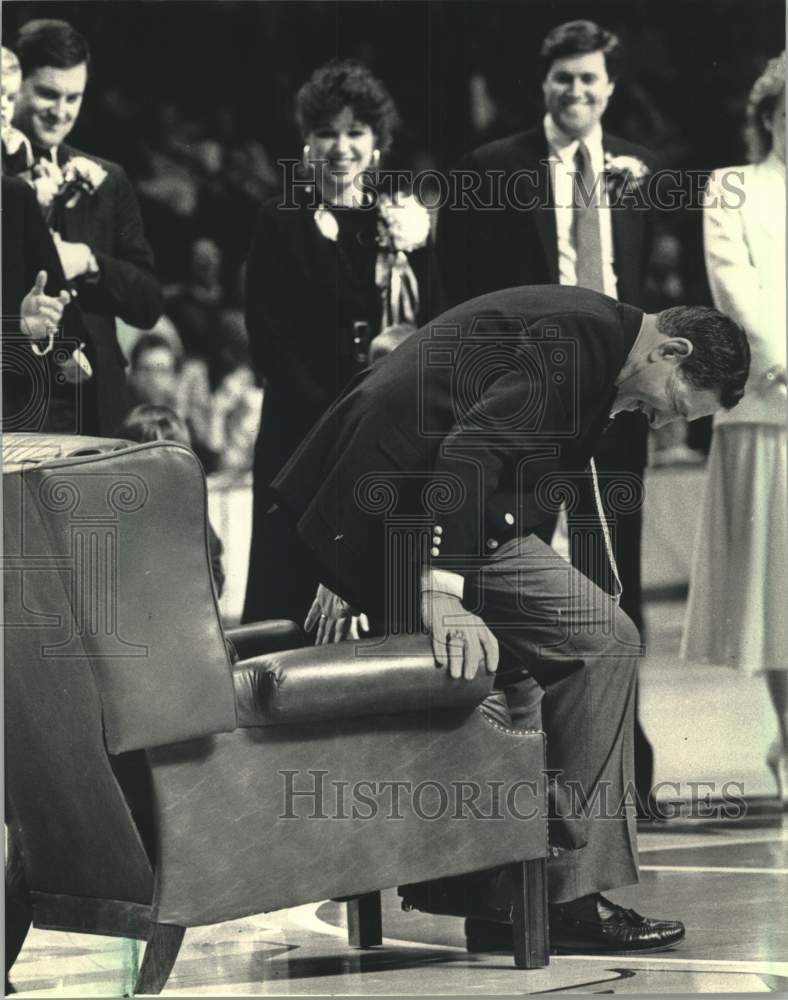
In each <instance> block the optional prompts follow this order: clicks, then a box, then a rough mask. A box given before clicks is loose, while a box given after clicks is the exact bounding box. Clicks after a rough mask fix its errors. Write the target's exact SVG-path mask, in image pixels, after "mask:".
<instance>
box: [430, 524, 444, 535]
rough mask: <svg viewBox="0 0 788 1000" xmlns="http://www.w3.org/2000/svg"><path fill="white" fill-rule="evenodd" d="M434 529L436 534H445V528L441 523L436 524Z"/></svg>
mask: <svg viewBox="0 0 788 1000" xmlns="http://www.w3.org/2000/svg"><path fill="white" fill-rule="evenodd" d="M432 530H433V533H434V534H436V535H442V534H443V528H442V527H441V526H440V525H439V524H436V525H435V527H434V528H433V529H432Z"/></svg>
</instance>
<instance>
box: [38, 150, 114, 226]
mask: <svg viewBox="0 0 788 1000" xmlns="http://www.w3.org/2000/svg"><path fill="white" fill-rule="evenodd" d="M33 176H34V180H33V183H34V184H35V186H36V190H37V192H38V200H39V203H40V204H41V205H43V206H44V207H45V208H47V209H48V212H47V219H48V221H49V220H51V218H52V216H53V215H54V212H55V209H56V208H57V207H60V206H62V207H64V208H73V207H74V206H75V205H76V204H77V203H78V202H79V200H80V198H82V196H83V195H85V196H87V197H90V196H91V195H93V194H95V193H96V191H97V190H98V189H99V188H100V187H101V185H102V184H103V183H104V181H105V180H106V177H107V171H106V170H105V169H104V168H103V167H102V166H101V164H100V163H96V161H95V160H91V159H89V158H88V157H87V156H75V157H73V159H71V160H69V161H68V163H66V164H65V166H64V167H63V168H62V170H61V169H60V168H59V167H58V165H57V164H56V163H55V162H54V161H53V162H50V161H48V160H40V161H39V162H38V163H37V164H36V166H35V168H34V170H33ZM55 185H56V189H55V191H54V193H52V192H51V188H52V187H53V186H55Z"/></svg>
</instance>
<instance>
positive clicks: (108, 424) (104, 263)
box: [53, 145, 164, 435]
mask: <svg viewBox="0 0 788 1000" xmlns="http://www.w3.org/2000/svg"><path fill="white" fill-rule="evenodd" d="M75 156H87V157H88V159H91V160H95V161H96V163H99V164H100V165H101V166H102V167H103V168H104V169H105V170H106V171H107V177H106V178H105V179H104V182H103V183H102V184H101V186H100V187H99V188H98V190H96V191H95V192H94V193H93V194H92V195H83V196H82V197H81V198H80V200H79V201H78V203H77V204H76V205H75V206H74V207H73V208H66V209H64V210H63V212H62V214H61V216H60V217H59V218H57V219H55V220H53V228H56V229H57V230H58V231H59V232H60V235H61V236H62V237H63V239H64V240H70V241H72V242H75V243H87V245H88V246H89V247H90V248H91V250H92V251H93V253H94V255H95V257H96V260H97V262H98V265H99V275H98V278H97V279H95V278H91V277H89V276H85V275H83V276H82V277H79V278H77V279H76V280H75V281H74V282H72V284H73V286H74V287H75V288H76V290H77V292H78V295H79V302H80V304H81V308H82V311H83V315H84V317H85V324H86V326H87V328H88V331H89V334H90V338H89V341H88V351H87V353H88V357H89V359H90V362H91V364H92V365H93V373H94V374H93V383H92V385H93V388H94V391H95V406H94V408H93V414H92V415H90V414H88V424H87V426H85V427H83V428H82V430H83V433H99V434H103V435H107V434H113V433H116V432H117V428H118V426H119V425H120V424H121V423H122V421H123V419H124V417H125V416H126V413H127V412H128V408H129V400H128V394H127V391H126V373H125V366H126V358H125V357H124V356H123V352H122V351H121V349H120V345H119V344H118V339H117V336H116V333H115V317H116V316H118V317H120V318H121V319H122V320H125V322H126V323H129V324H130V325H131V326H136V327H140V328H141V329H148V328H150V327H152V326H153V325H154V323H155V322H156V321H157V320H158V318H159V316H160V315H161V313H162V311H163V309H164V300H163V298H162V294H161V290H160V288H159V285H158V282H157V280H156V275H155V272H154V262H153V253H152V252H151V249H150V247H149V246H148V243H147V241H146V239H145V233H144V231H143V227H142V219H141V217H140V211H139V206H138V205H137V199H136V196H135V194H134V190H133V188H132V186H131V183H130V181H129V179H128V177H127V176H126V173H125V171H124V170H123V168H122V167H120V166H118V165H117V164H116V163H111V162H110V161H109V160H102V159H100V158H99V157H98V156H92V155H90V154H87V153H81V152H80V151H79V150H77V149H74V148H73V147H71V146H66V145H62V146H60V147H59V148H58V163H59V164H60V166H61V167H62V166H64V165H65V164H66V163H67V162H68V160H70V159H72V158H73V157H75Z"/></svg>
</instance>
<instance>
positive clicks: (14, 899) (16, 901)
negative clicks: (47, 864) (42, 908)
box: [5, 829, 33, 982]
mask: <svg viewBox="0 0 788 1000" xmlns="http://www.w3.org/2000/svg"><path fill="white" fill-rule="evenodd" d="M32 921H33V906H32V903H31V902H30V893H29V891H28V888H27V881H26V880H25V872H24V868H23V867H22V856H21V854H20V852H19V845H18V844H17V841H16V837H15V835H14V833H13V832H12V830H11V829H9V830H8V856H7V859H6V864H5V974H6V982H7V980H8V974H9V973H10V971H11V969H12V967H13V965H14V962H15V961H16V959H17V956H18V955H19V952H20V951H21V950H22V945H23V944H24V943H25V938H26V937H27V932H28V931H29V930H30V924H31V923H32Z"/></svg>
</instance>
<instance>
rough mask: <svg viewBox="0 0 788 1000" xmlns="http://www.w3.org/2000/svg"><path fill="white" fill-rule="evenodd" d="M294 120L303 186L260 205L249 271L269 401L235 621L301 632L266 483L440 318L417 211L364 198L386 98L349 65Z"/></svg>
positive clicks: (297, 595) (290, 549) (315, 85)
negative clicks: (277, 622)
mask: <svg viewBox="0 0 788 1000" xmlns="http://www.w3.org/2000/svg"><path fill="white" fill-rule="evenodd" d="M296 114H297V117H298V122H299V125H300V127H301V131H302V134H303V137H304V143H305V145H304V155H303V174H304V177H302V178H301V180H300V181H299V183H298V184H296V185H292V186H291V188H290V189H289V190H286V191H285V192H283V194H280V195H278V196H277V197H276V198H274V199H272V200H270V201H268V202H266V203H265V204H264V205H263V207H262V210H261V212H260V216H259V220H258V223H257V230H256V232H255V236H254V239H253V243H252V248H251V251H250V254H249V258H248V261H247V272H246V324H247V330H248V332H249V341H250V346H251V350H252V356H253V359H254V363H255V366H256V369H257V372H258V374H259V375H260V376H262V377H263V378H264V379H265V394H264V400H263V413H262V420H261V427H260V435H259V437H258V440H257V446H256V450H255V462H254V514H253V529H252V546H251V553H250V563H249V577H248V582H247V591H246V604H245V607H244V621H255V620H260V619H265V618H290V619H294V620H296V621H299V622H302V621H303V620H304V617H305V615H306V612H307V610H308V608H309V605H310V603H311V600H312V597H313V596H314V593H315V588H316V585H317V582H318V579H317V575H316V573H315V571H314V569H313V568H312V565H311V560H310V558H309V556H308V555H307V553H306V551H305V550H304V549H303V548H302V547H301V546H300V545H299V542H298V539H297V537H295V536H294V534H293V532H292V531H291V530H290V529H289V526H287V525H286V524H285V522H284V519H283V516H282V515H281V514H280V513H279V512H278V511H277V510H276V509H274V510H273V511H270V510H269V509H270V508H271V506H272V503H273V500H272V498H271V497H270V495H269V490H268V487H269V485H270V483H271V481H272V479H273V478H274V477H275V476H276V474H277V473H278V472H279V470H280V469H281V468H282V466H283V465H284V464H285V462H286V461H287V460H288V459H289V458H290V456H291V455H292V454H293V452H294V451H295V449H296V447H297V446H298V444H299V443H300V441H301V440H302V438H303V437H304V436H305V434H306V433H307V431H308V430H309V429H310V428H311V426H312V425H313V424H314V423H315V421H316V420H317V419H318V417H319V416H320V415H321V414H322V413H323V411H324V410H325V409H326V408H327V407H328V406H329V404H330V403H331V402H333V400H334V399H335V398H336V397H337V396H338V395H339V393H340V392H341V391H342V389H343V388H344V387H345V385H346V384H347V383H348V381H349V380H350V379H351V378H353V376H354V375H356V374H358V373H359V372H361V371H363V370H364V369H365V368H366V367H367V364H368V357H369V352H370V347H371V343H372V341H373V339H374V338H375V337H376V336H377V335H378V334H380V333H381V332H382V331H383V330H384V329H387V328H388V327H390V326H392V325H395V324H401V323H411V324H413V325H414V326H420V325H422V324H423V323H425V322H426V321H427V320H429V319H430V318H431V317H432V316H434V315H435V314H436V313H437V312H438V311H439V309H440V305H441V303H440V302H439V301H438V299H439V292H438V287H437V268H436V267H435V266H434V261H433V255H432V247H431V244H430V240H429V216H428V214H427V212H426V209H424V207H423V206H422V205H420V204H419V203H418V202H417V201H416V200H415V199H413V198H412V197H405V196H394V197H393V198H392V197H387V196H386V194H382V193H380V192H379V191H378V190H376V189H375V187H374V174H375V171H376V170H377V167H378V164H379V161H380V157H381V155H383V154H385V153H386V151H387V150H388V148H389V146H390V144H391V135H392V130H393V128H394V125H395V120H396V111H395V108H394V104H393V102H392V100H391V97H390V96H389V94H388V93H387V92H386V90H385V88H384V87H383V86H382V84H381V83H380V82H379V81H378V80H376V79H375V78H374V77H373V76H372V75H371V74H370V73H369V71H368V70H367V69H365V68H364V67H363V66H361V65H359V64H358V63H354V62H350V61H347V62H333V63H330V64H328V65H327V66H324V67H322V68H321V69H319V70H317V71H316V72H315V73H314V74H313V76H312V77H311V79H310V80H309V81H308V82H307V83H306V84H304V86H303V87H302V88H301V90H300V91H299V93H298V96H297V98H296ZM304 178H305V180H304ZM378 343H380V342H378ZM373 350H374V347H373Z"/></svg>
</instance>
